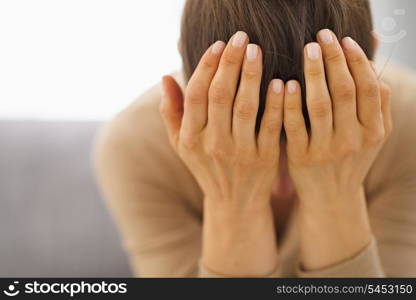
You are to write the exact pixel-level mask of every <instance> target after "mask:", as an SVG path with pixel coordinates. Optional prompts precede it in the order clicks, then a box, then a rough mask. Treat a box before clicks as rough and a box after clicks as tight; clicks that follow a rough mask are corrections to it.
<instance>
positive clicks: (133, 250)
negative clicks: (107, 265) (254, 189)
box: [95, 65, 416, 277]
mask: <svg viewBox="0 0 416 300" xmlns="http://www.w3.org/2000/svg"><path fill="white" fill-rule="evenodd" d="M382 77H383V79H384V80H385V81H386V82H388V83H389V85H390V86H391V88H392V106H393V107H392V110H393V120H394V132H393V134H392V136H391V138H390V139H389V141H388V142H387V144H386V145H385V146H384V148H383V150H382V151H381V153H380V155H379V157H378V158H377V160H376V162H375V163H374V165H373V167H372V169H371V171H370V173H369V175H368V177H367V179H366V182H365V191H366V195H367V200H368V213H369V218H370V222H371V226H372V231H373V239H372V242H371V243H370V245H368V247H366V248H365V249H364V250H362V251H361V252H360V253H359V254H358V255H356V256H354V257H351V258H350V259H348V260H346V261H343V262H341V263H339V264H338V265H335V266H331V267H329V268H327V269H323V270H319V271H315V272H307V273H305V272H303V271H301V270H300V268H299V252H298V244H299V239H298V231H297V228H296V223H297V222H296V213H294V214H292V217H291V218H290V219H289V221H288V224H287V226H286V233H285V237H284V239H283V241H282V242H281V243H280V248H279V253H280V257H281V264H280V265H279V266H278V268H277V269H276V270H275V272H274V273H273V274H272V275H271V276H275V277H305V276H307V277H314V276H319V277H365V276H372V277H381V276H389V277H393V276H394V277H401V276H416V76H415V74H413V73H410V72H409V71H406V70H404V69H402V68H399V67H397V66H393V65H389V66H388V67H387V69H386V70H385V71H384V72H383V76H382ZM160 96H161V95H160V85H159V84H158V85H156V86H154V87H153V88H151V89H150V90H149V91H147V92H146V93H145V94H144V95H142V96H141V97H140V98H139V99H138V100H137V101H135V102H134V103H133V104H132V105H130V106H129V107H128V108H127V109H125V110H124V111H123V112H121V113H120V114H118V115H117V117H116V118H115V119H114V120H113V121H111V122H110V123H108V124H107V125H106V126H105V127H104V128H103V130H102V131H101V134H100V136H99V138H98V143H97V148H96V153H95V158H96V159H95V162H96V170H97V174H98V180H99V183H100V185H101V187H102V190H103V193H104V196H105V198H106V199H107V203H108V207H109V209H110V211H111V213H112V215H113V216H114V218H115V221H116V223H117V225H118V227H119V230H120V233H121V236H122V243H123V246H124V248H125V249H126V251H127V253H128V255H129V259H130V262H131V265H132V268H133V270H134V273H135V275H137V276H139V275H140V276H143V277H179V276H180V277H197V276H201V277H215V276H219V275H217V274H214V273H211V272H210V271H209V270H207V269H206V268H204V266H202V265H201V264H200V263H199V262H200V255H201V226H202V215H203V213H202V201H203V195H202V193H201V190H200V189H199V187H198V185H197V184H196V182H195V180H194V178H193V177H192V175H191V174H190V172H189V171H188V170H187V169H186V167H185V166H184V164H183V163H182V162H181V161H180V160H179V158H178V157H177V156H176V155H175V153H174V152H173V150H172V148H171V147H170V145H169V143H168V139H167V136H166V133H165V130H164V127H163V124H162V120H161V117H160V116H159V112H158V105H159V101H160ZM317 243H319V241H317Z"/></svg>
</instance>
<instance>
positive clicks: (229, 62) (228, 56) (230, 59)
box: [221, 52, 241, 67]
mask: <svg viewBox="0 0 416 300" xmlns="http://www.w3.org/2000/svg"><path fill="white" fill-rule="evenodd" d="M240 62H241V59H240V58H239V57H237V56H236V55H234V54H233V53H230V52H226V53H224V55H223V56H222V59H221V64H222V65H223V66H225V67H227V66H235V65H237V64H239V63H240Z"/></svg>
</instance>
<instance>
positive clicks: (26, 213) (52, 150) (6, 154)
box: [0, 121, 131, 277]
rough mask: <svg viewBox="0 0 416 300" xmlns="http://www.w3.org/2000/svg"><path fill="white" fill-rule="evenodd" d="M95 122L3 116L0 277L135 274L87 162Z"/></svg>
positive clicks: (0, 127)
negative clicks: (15, 118)
mask: <svg viewBox="0 0 416 300" xmlns="http://www.w3.org/2000/svg"><path fill="white" fill-rule="evenodd" d="M98 126H99V123H92V122H32V121H28V122H19V121H1V122H0V277H9V276H17V277H22V276H28V277H31V276H50V277H59V276H73V277H78V276H80V277H90V276H104V277H124V276H131V272H130V270H129V267H128V264H127V260H126V256H125V254H124V252H123V250H122V249H121V246H120V241H119V237H118V233H117V230H116V228H115V226H114V224H113V222H112V220H111V218H110V216H109V214H108V212H107V211H106V208H105V203H104V202H103V201H102V199H101V198H100V195H99V192H98V190H97V188H96V185H95V183H94V179H93V175H92V171H91V167H90V166H91V163H90V152H91V145H92V142H93V137H94V134H95V132H96V129H97V128H98Z"/></svg>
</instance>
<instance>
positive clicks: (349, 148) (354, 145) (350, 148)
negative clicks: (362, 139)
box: [339, 138, 360, 156]
mask: <svg viewBox="0 0 416 300" xmlns="http://www.w3.org/2000/svg"><path fill="white" fill-rule="evenodd" d="M359 151H360V144H359V143H358V142H357V140H356V139H352V138H351V139H347V140H346V141H345V142H344V143H342V144H341V146H340V149H339V152H340V154H341V155H342V156H351V155H353V154H356V153H358V152H359Z"/></svg>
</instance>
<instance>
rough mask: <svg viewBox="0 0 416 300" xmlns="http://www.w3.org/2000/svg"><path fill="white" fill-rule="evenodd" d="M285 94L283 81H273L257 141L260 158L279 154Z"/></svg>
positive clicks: (267, 96) (270, 85)
mask: <svg viewBox="0 0 416 300" xmlns="http://www.w3.org/2000/svg"><path fill="white" fill-rule="evenodd" d="M284 94H285V93H284V84H283V81H282V80H280V79H273V80H272V81H271V82H270V84H269V88H268V90H267V95H266V106H265V109H264V113H263V117H262V119H261V124H260V131H259V136H258V139H257V144H258V149H259V153H260V156H263V157H271V156H273V155H277V154H278V153H279V146H280V134H281V130H282V122H283V98H284Z"/></svg>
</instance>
